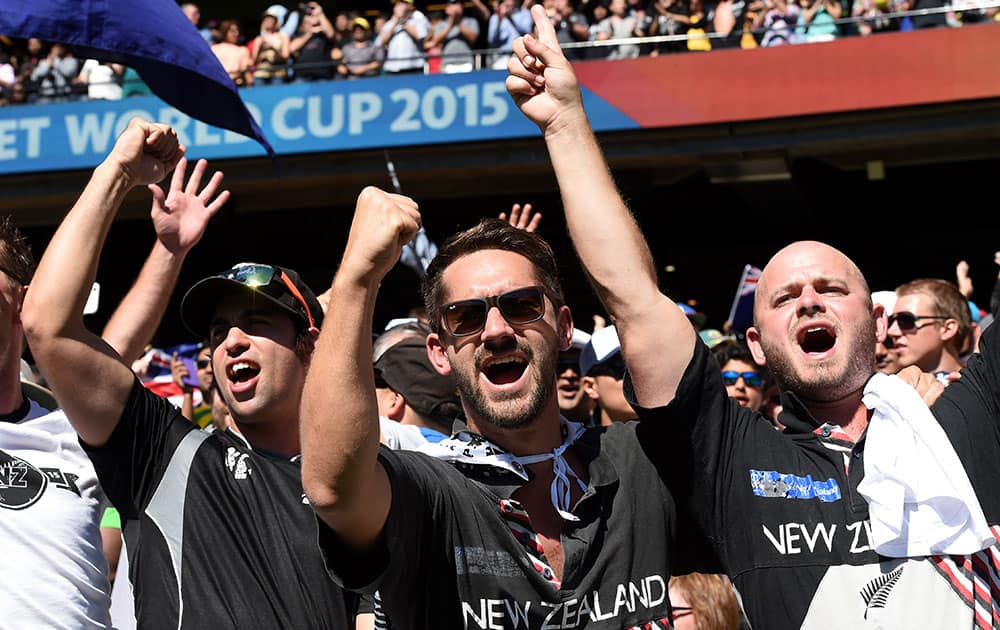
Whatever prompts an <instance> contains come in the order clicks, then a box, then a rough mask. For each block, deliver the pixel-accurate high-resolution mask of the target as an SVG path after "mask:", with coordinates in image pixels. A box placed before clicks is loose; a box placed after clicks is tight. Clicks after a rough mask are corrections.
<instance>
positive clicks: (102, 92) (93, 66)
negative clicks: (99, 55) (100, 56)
mask: <svg viewBox="0 0 1000 630" xmlns="http://www.w3.org/2000/svg"><path fill="white" fill-rule="evenodd" d="M80 74H86V75H87V96H89V97H90V98H95V99H97V98H103V99H107V100H109V101H117V100H119V99H120V98H121V97H122V86H121V84H120V83H119V82H118V81H119V78H120V77H118V76H117V75H116V74H115V71H114V70H112V69H111V66H109V65H107V64H103V63H101V62H100V61H98V60H96V59H88V60H87V61H86V63H84V64H83V69H82V70H81V71H80Z"/></svg>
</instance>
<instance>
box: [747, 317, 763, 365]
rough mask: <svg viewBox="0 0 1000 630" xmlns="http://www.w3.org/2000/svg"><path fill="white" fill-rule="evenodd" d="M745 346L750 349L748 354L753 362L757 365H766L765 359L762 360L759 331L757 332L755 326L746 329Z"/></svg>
mask: <svg viewBox="0 0 1000 630" xmlns="http://www.w3.org/2000/svg"><path fill="white" fill-rule="evenodd" d="M747 346H748V347H749V348H750V354H752V355H753V360H754V361H755V362H756V363H757V365H761V366H764V365H767V359H765V358H764V350H763V348H761V346H760V331H759V330H757V327H756V326H751V327H750V328H747Z"/></svg>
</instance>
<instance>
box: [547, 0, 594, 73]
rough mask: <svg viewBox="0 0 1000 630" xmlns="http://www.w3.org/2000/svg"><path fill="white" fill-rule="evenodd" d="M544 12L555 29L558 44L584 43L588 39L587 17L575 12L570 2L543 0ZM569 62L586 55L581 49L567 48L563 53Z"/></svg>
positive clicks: (570, 0) (566, 0) (564, 0)
mask: <svg viewBox="0 0 1000 630" xmlns="http://www.w3.org/2000/svg"><path fill="white" fill-rule="evenodd" d="M542 4H543V5H544V6H545V11H546V12H547V13H548V14H549V19H551V20H552V25H553V26H555V29H556V39H558V40H559V44H560V45H563V44H573V43H576V42H585V41H587V39H588V38H589V37H590V27H589V25H588V24H587V16H585V15H584V14H583V13H581V12H579V11H577V10H576V7H574V6H573V2H572V0H544V1H543V3H542ZM563 54H565V55H566V58H567V59H569V60H570V61H575V60H580V59H583V58H584V57H585V56H586V55H585V52H584V50H583V49H581V48H568V49H565V50H564V51H563Z"/></svg>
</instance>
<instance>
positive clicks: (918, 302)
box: [889, 293, 954, 372]
mask: <svg viewBox="0 0 1000 630" xmlns="http://www.w3.org/2000/svg"><path fill="white" fill-rule="evenodd" d="M892 312H893V313H903V312H910V313H913V314H914V315H940V313H938V309H937V306H936V304H935V303H934V298H932V297H931V296H930V295H927V294H925V293H911V294H909V295H901V296H898V297H897V298H896V304H895V306H894V307H893V309H892ZM948 321H949V320H946V319H931V318H926V319H924V318H918V319H917V320H916V327H915V328H911V329H909V330H902V329H901V328H900V327H899V322H893V324H892V326H890V327H889V337H890V338H891V339H892V346H893V351H894V353H895V358H896V365H897V370H901V369H903V368H905V367H909V366H911V365H916V366H918V367H919V368H920V369H921V370H923V371H924V372H931V371H933V370H935V369H937V367H938V364H939V363H940V362H941V357H942V355H943V354H944V353H945V346H946V345H947V339H948V338H950V337H951V335H950V334H948V330H947V323H948ZM951 321H954V320H951ZM943 335H947V337H943Z"/></svg>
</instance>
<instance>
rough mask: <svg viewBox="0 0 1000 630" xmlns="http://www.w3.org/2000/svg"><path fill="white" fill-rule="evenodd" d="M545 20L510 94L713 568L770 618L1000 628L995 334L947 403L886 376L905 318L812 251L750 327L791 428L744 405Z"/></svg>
mask: <svg viewBox="0 0 1000 630" xmlns="http://www.w3.org/2000/svg"><path fill="white" fill-rule="evenodd" d="M533 11H535V12H536V15H535V17H536V19H535V24H536V28H537V30H538V34H537V36H525V37H523V38H521V39H518V40H517V41H516V42H515V45H514V56H513V57H512V58H511V60H510V62H509V64H508V69H509V72H510V75H509V76H508V77H507V87H508V90H509V92H510V93H511V96H512V97H513V99H514V100H515V102H516V103H517V104H518V106H519V108H520V109H521V111H522V112H523V113H524V114H525V115H526V116H527V117H528V118H529V119H530V120H532V121H533V122H535V123H536V124H537V125H538V126H539V128H540V130H541V132H542V135H543V137H544V139H545V142H546V145H547V148H548V150H549V155H550V157H551V161H552V165H553V169H554V171H555V175H556V178H557V180H558V183H559V187H560V191H561V193H562V198H563V205H564V208H565V212H566V221H567V225H568V227H569V231H570V236H571V237H572V240H573V245H574V247H575V249H576V251H577V253H578V255H579V256H580V258H581V260H582V262H583V264H584V267H585V269H586V272H587V274H588V276H589V277H590V278H591V280H592V284H593V286H594V287H595V289H596V291H597V292H598V294H599V297H600V298H601V300H602V302H603V304H604V306H605V308H606V309H607V311H608V313H609V315H610V316H611V318H612V319H613V320H614V322H615V325H616V327H617V329H618V334H619V335H620V337H621V342H622V351H623V354H624V356H625V359H626V363H627V365H628V370H629V373H628V376H627V377H626V392H627V393H628V394H629V396H630V399H631V401H632V403H633V406H634V407H635V408H636V411H637V412H638V414H639V417H640V422H639V423H638V424H639V426H640V427H643V429H644V430H649V431H652V432H655V433H657V434H658V435H659V436H660V439H661V441H660V444H661V447H662V448H663V449H664V450H669V457H670V466H669V467H668V468H666V469H665V470H664V478H665V480H667V482H668V486H669V487H670V490H671V492H672V494H673V496H674V497H675V500H676V501H677V509H678V513H679V514H680V515H682V516H683V517H685V518H681V519H680V520H679V522H680V523H681V524H682V525H684V526H686V525H687V524H688V523H687V517H691V518H693V520H694V527H693V531H694V532H695V533H696V534H698V536H697V538H696V539H699V538H700V539H701V540H704V541H705V542H707V543H708V544H709V545H710V547H711V549H712V551H713V552H714V553H713V554H711V555H709V556H707V557H705V558H702V559H701V560H703V561H704V560H710V561H711V560H715V559H718V560H719V561H721V563H722V565H723V567H724V569H725V570H726V572H727V573H728V574H729V575H730V576H731V577H732V579H733V582H734V584H735V585H736V587H737V588H738V590H739V591H740V593H741V594H742V596H743V603H744V605H745V609H746V612H747V615H748V618H749V621H750V623H751V624H752V625H753V626H754V627H761V628H768V629H769V630H771V629H781V628H876V627H880V628H916V627H920V628H941V629H954V628H972V627H992V626H993V625H995V623H996V619H997V614H998V613H997V611H998V610H1000V597H998V595H1000V589H998V588H997V585H998V584H1000V571H998V567H1000V562H998V560H1000V551H998V549H997V546H996V534H997V532H1000V528H998V527H997V525H998V523H1000V493H998V492H997V491H996V488H997V484H998V483H1000V464H998V462H1000V438H998V435H1000V431H998V425H997V418H1000V370H998V369H997V366H998V365H1000V335H997V334H996V333H995V332H993V331H992V330H987V331H986V332H985V333H984V335H983V338H982V341H981V345H980V349H981V353H982V354H981V355H980V356H975V357H973V359H972V360H970V361H969V364H968V365H967V366H966V368H965V369H964V370H963V371H962V378H961V379H959V380H957V381H954V382H953V383H951V385H949V386H948V387H947V388H943V393H942V394H941V397H940V398H939V399H938V400H937V402H936V403H934V404H933V406H932V407H931V409H930V410H929V409H928V407H927V406H926V405H925V404H924V402H923V400H922V399H921V398H920V396H919V395H917V394H915V393H914V391H913V390H912V389H911V388H910V387H909V385H907V384H906V383H905V382H902V381H901V379H898V378H896V377H893V376H887V375H883V374H875V369H874V357H875V352H874V346H875V342H876V341H877V340H878V339H881V338H883V337H884V336H885V334H886V330H887V328H888V325H887V321H886V320H887V317H886V315H887V314H886V312H885V309H884V307H882V306H881V305H873V303H872V300H871V293H870V291H869V288H868V286H867V283H866V282H865V279H864V277H863V276H862V274H861V272H860V271H859V269H858V267H857V266H856V265H855V264H854V263H853V262H852V261H851V260H850V259H849V258H848V257H847V256H846V255H844V254H843V253H841V252H840V251H838V250H836V249H834V248H833V247H831V246H829V245H826V244H824V243H819V242H815V241H800V242H796V243H792V244H790V245H788V246H786V247H784V248H782V249H781V250H780V251H778V252H777V253H776V254H775V255H774V256H773V257H772V258H771V260H770V261H769V262H768V264H767V265H766V266H765V267H764V269H763V273H762V274H761V276H760V279H759V282H758V285H757V288H756V299H755V308H754V325H753V326H751V327H750V328H749V329H748V330H747V340H748V343H749V346H750V349H751V351H752V353H753V356H754V359H755V360H756V362H757V363H759V364H761V365H766V366H767V368H768V370H769V372H770V375H771V376H772V377H773V378H774V379H775V381H776V382H777V383H778V385H779V387H780V388H781V390H782V392H783V393H782V402H783V406H784V408H783V412H782V416H781V418H782V422H783V423H784V424H785V425H786V429H785V431H784V432H781V433H779V432H776V431H774V430H773V429H771V427H770V425H769V424H768V423H766V422H764V421H762V417H761V415H760V414H759V413H758V412H754V411H752V410H750V409H748V408H746V407H741V406H738V405H734V404H732V402H731V401H730V400H729V399H728V397H727V396H726V390H725V387H724V386H723V381H722V378H721V375H720V370H719V366H718V364H717V363H716V362H715V361H713V360H712V358H711V353H710V350H709V349H708V348H707V347H706V346H705V344H704V343H701V342H700V341H699V339H698V336H697V335H696V333H695V330H694V328H693V327H692V326H691V323H690V322H689V321H688V320H687V318H686V317H685V316H684V315H683V314H682V313H680V312H679V311H678V309H677V306H676V304H675V303H674V302H673V301H672V300H671V299H669V298H668V297H667V296H665V295H663V294H662V293H661V292H660V289H659V284H658V282H657V272H656V265H655V264H654V261H653V257H652V255H651V254H650V251H649V248H648V245H647V243H646V241H645V238H644V236H643V231H642V229H641V228H640V226H639V225H638V223H637V221H636V219H635V218H634V217H633V216H632V215H631V214H630V212H629V210H628V208H627V207H626V205H625V203H624V201H623V200H622V197H621V195H620V194H619V192H618V190H617V187H616V186H615V183H614V180H613V179H612V177H611V174H610V172H609V170H608V165H607V163H606V162H605V160H604V157H603V155H602V154H601V150H600V147H599V145H598V143H597V140H596V138H595V136H594V133H593V131H592V129H591V128H590V125H589V124H588V121H587V118H586V114H585V112H584V108H583V101H582V97H581V93H580V87H579V83H578V81H577V78H576V76H575V73H574V70H573V68H572V66H571V65H570V64H569V63H568V62H567V61H566V58H565V56H564V55H562V53H561V51H560V49H559V46H558V42H557V39H556V37H555V33H553V32H552V29H551V28H550V27H548V26H547V24H546V20H545V19H544V12H542V11H541V10H540V9H537V8H535V9H533ZM664 213H666V214H664ZM664 216H667V217H669V209H665V210H664V212H663V213H658V218H659V219H660V220H662V219H663V217H664ZM609 251H614V252H615V256H608V255H607V253H608V252H609ZM920 314H921V315H924V314H933V315H940V314H943V313H941V312H939V311H922V312H921V313H920ZM925 321H926V320H925ZM932 412H933V415H932ZM682 530H684V527H679V532H680V531H682ZM693 568H695V569H700V568H701V567H700V566H698V565H695V567H693Z"/></svg>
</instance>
